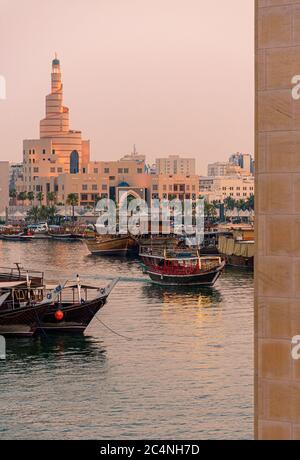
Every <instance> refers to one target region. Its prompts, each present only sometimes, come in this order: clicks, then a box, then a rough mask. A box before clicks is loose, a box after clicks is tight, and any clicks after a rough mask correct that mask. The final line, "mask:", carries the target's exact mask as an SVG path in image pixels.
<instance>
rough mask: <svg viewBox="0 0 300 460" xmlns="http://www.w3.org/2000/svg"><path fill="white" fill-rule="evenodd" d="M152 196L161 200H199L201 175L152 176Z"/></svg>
mask: <svg viewBox="0 0 300 460" xmlns="http://www.w3.org/2000/svg"><path fill="white" fill-rule="evenodd" d="M151 198H152V199H160V200H163V199H164V200H165V199H168V200H173V199H180V200H185V199H186V200H190V199H191V200H193V201H195V200H197V199H198V198H199V176H196V175H191V176H182V175H172V174H171V175H166V174H159V175H156V176H153V177H152V181H151Z"/></svg>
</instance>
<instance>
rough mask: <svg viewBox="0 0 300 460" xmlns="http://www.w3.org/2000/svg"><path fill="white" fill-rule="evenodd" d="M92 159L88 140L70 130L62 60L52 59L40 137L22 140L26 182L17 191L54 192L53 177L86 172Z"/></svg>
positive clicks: (20, 183) (78, 132) (79, 133)
mask: <svg viewBox="0 0 300 460" xmlns="http://www.w3.org/2000/svg"><path fill="white" fill-rule="evenodd" d="M89 159H90V145H89V141H85V140H82V134H81V131H74V130H71V129H70V125H69V109H68V108H67V107H65V106H64V105H63V84H62V78H61V69H60V61H59V60H58V59H57V57H56V58H55V59H54V60H53V61H52V73H51V93H50V94H49V95H48V96H46V115H45V118H44V119H43V120H41V122H40V138H39V139H26V140H24V141H23V181H19V182H18V191H19V192H20V191H22V190H24V191H27V192H39V191H42V192H43V193H44V194H45V195H46V194H47V192H50V191H51V192H54V191H55V190H54V189H53V187H52V186H53V184H54V181H53V180H52V179H53V178H55V177H58V176H59V175H60V174H77V173H79V172H81V173H84V172H85V171H86V170H87V165H88V162H89Z"/></svg>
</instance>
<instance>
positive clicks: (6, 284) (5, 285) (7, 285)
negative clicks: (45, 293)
mask: <svg viewBox="0 0 300 460" xmlns="http://www.w3.org/2000/svg"><path fill="white" fill-rule="evenodd" d="M24 284H27V282H26V281H3V282H0V289H13V288H15V287H18V286H22V285H24Z"/></svg>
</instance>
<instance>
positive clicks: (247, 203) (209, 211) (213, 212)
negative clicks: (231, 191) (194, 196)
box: [204, 195, 254, 218]
mask: <svg viewBox="0 0 300 460" xmlns="http://www.w3.org/2000/svg"><path fill="white" fill-rule="evenodd" d="M224 208H225V209H224V211H225V213H226V211H227V210H228V211H233V210H234V209H237V210H238V211H251V210H254V195H251V196H250V197H249V198H248V199H247V200H242V199H240V200H235V199H234V198H232V197H227V198H225V200H224ZM219 209H220V203H219V202H218V201H214V202H213V203H209V202H207V201H205V203H204V214H205V216H207V217H211V218H214V217H216V216H217V215H218V212H219Z"/></svg>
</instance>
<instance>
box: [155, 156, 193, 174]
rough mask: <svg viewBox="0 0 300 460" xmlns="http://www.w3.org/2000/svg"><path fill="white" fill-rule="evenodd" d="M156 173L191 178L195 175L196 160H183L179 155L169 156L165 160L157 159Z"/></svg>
mask: <svg viewBox="0 0 300 460" xmlns="http://www.w3.org/2000/svg"><path fill="white" fill-rule="evenodd" d="M156 173H157V174H173V175H181V176H186V175H187V176H189V175H191V176H193V175H195V174H196V160H195V158H184V157H180V156H179V155H170V156H169V157H167V158H157V159H156Z"/></svg>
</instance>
